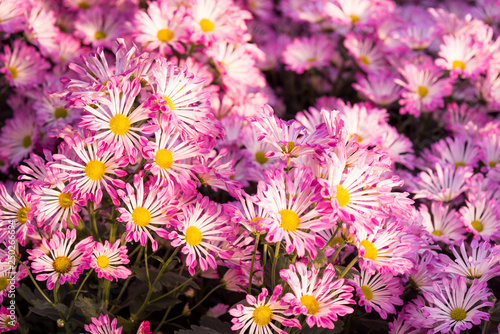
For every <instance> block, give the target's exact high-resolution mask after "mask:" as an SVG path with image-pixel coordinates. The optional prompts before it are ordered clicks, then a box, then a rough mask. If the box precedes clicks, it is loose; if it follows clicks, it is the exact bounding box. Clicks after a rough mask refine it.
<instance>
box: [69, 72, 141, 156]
mask: <svg viewBox="0 0 500 334" xmlns="http://www.w3.org/2000/svg"><path fill="white" fill-rule="evenodd" d="M106 87H107V89H108V94H109V97H108V96H106V97H95V98H94V99H93V100H94V101H95V102H96V103H95V104H92V105H88V104H87V105H86V106H85V107H84V109H85V110H86V111H87V112H89V113H91V114H92V115H83V116H82V117H81V119H82V121H81V122H80V123H79V124H78V126H81V127H85V128H88V129H90V130H93V131H97V133H96V134H95V135H94V136H93V138H94V140H99V141H100V142H102V143H105V144H107V145H109V146H115V147H116V149H117V150H120V149H122V148H124V149H125V152H126V153H127V155H128V159H129V162H130V163H131V164H135V162H136V158H137V155H138V154H139V150H138V148H139V147H140V144H139V139H140V136H141V134H140V131H141V128H139V127H138V124H137V123H139V122H141V121H144V120H146V119H148V118H149V117H148V111H147V110H146V109H145V108H143V106H139V107H137V108H133V105H134V102H135V100H136V97H137V95H138V94H139V93H140V91H141V83H140V79H134V80H133V81H132V82H130V81H128V80H126V81H124V82H123V84H122V85H119V83H118V82H117V81H116V80H110V81H109V82H108V83H107V85H106ZM94 101H93V102H94ZM94 105H95V107H94ZM118 152H119V151H118Z"/></svg>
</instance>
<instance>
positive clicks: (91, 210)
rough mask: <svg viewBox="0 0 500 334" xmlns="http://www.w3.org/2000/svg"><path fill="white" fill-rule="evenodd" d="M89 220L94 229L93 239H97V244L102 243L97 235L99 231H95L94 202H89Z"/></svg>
mask: <svg viewBox="0 0 500 334" xmlns="http://www.w3.org/2000/svg"><path fill="white" fill-rule="evenodd" d="M89 218H90V220H91V222H92V226H93V227H94V233H95V235H96V238H95V239H99V242H101V243H102V240H101V236H100V235H99V230H98V229H97V220H96V219H95V211H94V202H92V201H90V202H89Z"/></svg>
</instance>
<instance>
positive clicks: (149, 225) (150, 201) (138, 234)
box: [116, 173, 177, 251]
mask: <svg viewBox="0 0 500 334" xmlns="http://www.w3.org/2000/svg"><path fill="white" fill-rule="evenodd" d="M153 181H154V180H151V181H150V182H149V184H148V185H147V187H146V188H145V187H144V179H143V173H139V174H136V175H134V187H132V186H131V185H130V184H127V185H126V190H127V193H126V194H125V192H124V191H123V190H119V191H118V194H119V195H120V198H122V200H123V201H124V202H125V205H126V208H118V212H120V213H121V216H120V217H118V218H117V219H116V220H118V221H121V222H124V223H126V224H127V226H126V228H127V235H126V236H125V241H127V242H128V241H131V240H134V241H136V242H137V241H139V242H140V243H141V245H143V246H145V245H146V241H147V239H148V238H149V240H150V241H151V245H152V249H153V251H156V250H157V249H158V243H157V242H156V241H155V239H154V238H153V236H152V235H151V232H150V230H151V231H154V232H156V233H159V232H160V231H161V232H164V233H167V232H166V230H165V229H164V227H168V226H170V220H171V218H169V217H168V216H170V215H172V214H174V213H175V212H176V211H177V208H176V206H175V204H176V203H175V202H174V200H173V198H174V195H173V188H172V187H170V186H167V187H163V184H162V183H158V182H157V183H156V184H153ZM134 188H135V190H134ZM170 204H172V206H170Z"/></svg>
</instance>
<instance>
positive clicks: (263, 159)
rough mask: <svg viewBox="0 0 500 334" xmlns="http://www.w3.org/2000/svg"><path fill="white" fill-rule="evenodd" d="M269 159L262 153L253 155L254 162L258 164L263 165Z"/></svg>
mask: <svg viewBox="0 0 500 334" xmlns="http://www.w3.org/2000/svg"><path fill="white" fill-rule="evenodd" d="M268 160H269V158H266V154H265V153H264V152H262V151H259V152H257V153H255V161H257V162H258V163H259V164H261V165H263V164H265V163H266V162H267V161H268Z"/></svg>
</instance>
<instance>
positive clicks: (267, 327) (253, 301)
mask: <svg viewBox="0 0 500 334" xmlns="http://www.w3.org/2000/svg"><path fill="white" fill-rule="evenodd" d="M282 291H283V287H282V286H281V285H277V286H276V287H275V288H274V291H273V294H272V295H271V298H269V299H268V298H267V295H268V291H267V289H266V288H263V289H262V292H261V293H260V294H259V295H258V296H257V298H255V297H254V296H252V295H247V296H246V301H247V303H248V306H243V305H241V304H238V305H236V308H233V309H230V310H229V314H231V315H232V316H233V317H234V318H233V319H232V320H231V322H232V323H233V326H232V327H231V329H232V330H233V331H236V330H239V333H240V334H244V333H246V332H247V331H248V333H250V334H272V333H273V332H276V333H280V334H284V333H286V332H285V331H284V330H282V329H279V328H278V327H277V326H276V325H275V324H274V323H273V320H274V321H277V322H278V323H280V324H281V325H283V326H285V327H298V328H299V329H302V327H301V326H300V321H299V320H298V319H288V318H285V317H284V316H283V315H282V314H283V313H284V312H285V311H286V310H287V309H288V308H289V305H288V304H286V303H284V302H282V301H281V300H278V298H279V296H280V295H281V292H282Z"/></svg>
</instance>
